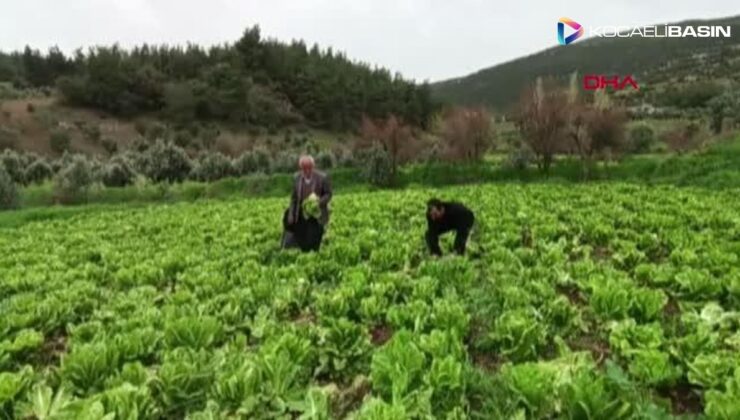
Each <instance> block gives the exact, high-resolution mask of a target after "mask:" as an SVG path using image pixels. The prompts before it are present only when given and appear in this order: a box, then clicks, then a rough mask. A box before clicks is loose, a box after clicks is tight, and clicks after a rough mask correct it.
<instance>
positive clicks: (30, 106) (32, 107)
mask: <svg viewBox="0 0 740 420" xmlns="http://www.w3.org/2000/svg"><path fill="white" fill-rule="evenodd" d="M26 111H28V113H29V114H33V113H34V112H36V106H35V105H34V104H32V103H30V102H29V103H27V104H26Z"/></svg>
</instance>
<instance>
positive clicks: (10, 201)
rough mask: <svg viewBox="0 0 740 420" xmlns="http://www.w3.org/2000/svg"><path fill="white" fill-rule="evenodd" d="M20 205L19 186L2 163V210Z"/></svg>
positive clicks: (0, 189)
mask: <svg viewBox="0 0 740 420" xmlns="http://www.w3.org/2000/svg"><path fill="white" fill-rule="evenodd" d="M17 207H18V187H17V186H16V185H15V182H13V179H12V178H11V177H10V174H9V173H8V171H7V170H6V169H5V166H4V165H3V164H2V163H0V210H8V209H14V208H17Z"/></svg>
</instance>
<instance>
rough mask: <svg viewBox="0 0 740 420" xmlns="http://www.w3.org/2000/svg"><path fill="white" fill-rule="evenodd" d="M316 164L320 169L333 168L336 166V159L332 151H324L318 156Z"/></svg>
mask: <svg viewBox="0 0 740 420" xmlns="http://www.w3.org/2000/svg"><path fill="white" fill-rule="evenodd" d="M316 165H318V167H319V168H320V169H331V168H333V167H334V166H336V159H335V158H334V154H333V153H332V152H330V151H324V152H321V153H319V154H318V155H317V156H316Z"/></svg>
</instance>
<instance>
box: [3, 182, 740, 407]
mask: <svg viewBox="0 0 740 420" xmlns="http://www.w3.org/2000/svg"><path fill="white" fill-rule="evenodd" d="M433 195H436V196H440V197H443V198H454V199H459V200H462V201H464V202H466V203H469V205H470V206H471V207H472V208H473V209H474V210H475V212H476V214H477V225H476V230H475V232H474V234H473V238H472V240H471V243H470V248H469V256H468V257H465V258H460V257H453V256H446V257H444V258H441V259H433V258H430V257H429V256H428V255H427V254H426V252H425V250H424V247H423V239H422V238H423V232H424V229H425V220H424V214H423V210H424V202H425V201H426V199H427V198H429V197H430V196H433ZM738 197H740V196H738V195H737V194H736V192H734V191H730V190H727V191H723V190H720V189H714V190H712V189H706V188H693V189H687V188H677V187H674V186H653V187H648V186H640V185H637V184H626V183H601V184H592V185H573V184H570V185H557V184H553V183H549V184H539V183H534V184H517V183H505V184H501V185H477V186H464V187H449V188H443V189H427V188H423V187H420V188H417V189H409V190H399V191H380V192H372V193H368V192H365V193H360V194H353V193H349V194H347V193H342V194H338V195H337V196H336V197H335V199H334V202H333V220H332V222H331V225H330V227H329V230H328V233H327V237H326V240H325V244H324V247H323V248H322V250H321V252H320V253H318V254H299V253H296V252H293V251H291V252H281V251H280V250H279V249H278V242H279V237H280V229H281V225H280V217H279V215H280V214H281V211H282V209H283V208H284V207H285V206H286V204H287V203H286V201H285V199H284V198H263V199H241V200H231V201H202V202H197V203H178V204H169V205H153V206H105V207H96V206H89V207H85V208H84V209H85V212H84V213H77V214H74V213H73V214H70V215H69V216H68V217H65V218H64V219H63V220H62V219H58V218H50V219H44V218H40V220H36V221H31V220H28V221H26V223H24V224H21V225H18V226H15V227H8V228H6V229H3V230H0V247H2V249H3V250H6V251H7V252H3V253H2V255H0V279H1V280H0V296H2V299H1V300H0V372H2V373H0V384H2V386H0V417H4V418H55V419H100V418H139V419H156V418H191V419H212V418H258V419H259V418H298V417H300V418H303V419H327V418H343V417H348V418H357V419H402V418H432V417H434V418H448V419H462V418H480V419H496V418H502V419H503V418H522V419H523V418H569V419H587V418H594V419H595V418H609V419H622V418H634V419H638V418H660V419H662V418H673V417H680V416H684V418H688V416H693V415H700V416H701V415H706V416H707V417H708V418H712V419H736V418H738V416H740V404H739V403H738V401H740V369H738V368H737V366H738V365H740V363H739V362H740V357H739V356H738V354H740V352H739V351H738V350H740V332H738V327H739V326H740V300H739V299H740V271H739V270H738V267H740V217H739V216H738V215H740V200H739V198H738ZM23 212H28V211H21V212H19V213H23ZM451 241H452V238H450V237H446V238H445V240H444V241H443V248H444V249H445V250H449V248H450V245H451ZM105 416H108V417H105Z"/></svg>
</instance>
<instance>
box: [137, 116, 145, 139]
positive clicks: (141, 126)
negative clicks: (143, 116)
mask: <svg viewBox="0 0 740 420" xmlns="http://www.w3.org/2000/svg"><path fill="white" fill-rule="evenodd" d="M134 130H136V132H137V133H139V135H140V136H141V137H144V136H146V131H147V127H146V123H144V121H141V120H139V121H136V122H135V123H134Z"/></svg>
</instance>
